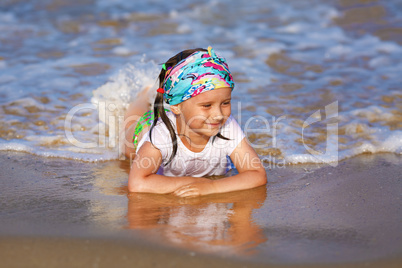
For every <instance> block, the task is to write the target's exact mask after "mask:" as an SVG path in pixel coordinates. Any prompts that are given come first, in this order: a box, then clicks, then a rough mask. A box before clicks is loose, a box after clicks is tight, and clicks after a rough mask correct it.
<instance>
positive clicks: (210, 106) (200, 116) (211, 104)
mask: <svg viewBox="0 0 402 268" xmlns="http://www.w3.org/2000/svg"><path fill="white" fill-rule="evenodd" d="M231 96H232V89H231V88H230V87H224V88H218V89H214V90H211V91H207V92H204V93H201V94H199V95H197V96H195V97H192V98H190V99H188V100H186V101H184V102H182V103H180V104H178V105H173V106H176V107H172V111H173V112H174V113H175V114H176V115H180V116H181V119H182V120H181V122H180V123H178V124H179V125H178V126H179V127H180V128H181V132H182V130H183V127H185V128H186V130H185V132H187V133H186V134H187V135H189V136H190V138H191V136H193V137H194V135H197V136H204V137H206V138H209V137H212V136H215V135H216V134H218V132H219V129H220V128H221V127H222V126H223V124H225V122H226V120H227V119H228V118H229V116H230V113H231V102H230V101H231ZM183 123H185V125H186V126H182V125H181V124H183Z"/></svg>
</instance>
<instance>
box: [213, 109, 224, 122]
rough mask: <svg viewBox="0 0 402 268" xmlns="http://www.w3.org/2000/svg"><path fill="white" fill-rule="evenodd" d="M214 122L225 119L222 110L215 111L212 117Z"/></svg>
mask: <svg viewBox="0 0 402 268" xmlns="http://www.w3.org/2000/svg"><path fill="white" fill-rule="evenodd" d="M212 118H213V120H216V121H220V120H222V119H223V114H222V111H221V109H220V108H217V109H215V111H214V114H213V116H212Z"/></svg>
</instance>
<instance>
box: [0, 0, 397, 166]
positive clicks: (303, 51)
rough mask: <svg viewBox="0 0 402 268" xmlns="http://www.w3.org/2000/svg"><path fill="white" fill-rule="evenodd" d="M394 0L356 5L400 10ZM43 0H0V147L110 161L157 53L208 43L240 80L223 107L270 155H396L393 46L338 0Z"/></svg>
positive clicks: (312, 159) (318, 159)
mask: <svg viewBox="0 0 402 268" xmlns="http://www.w3.org/2000/svg"><path fill="white" fill-rule="evenodd" d="M395 2H396V0H394V1H387V3H366V4H364V5H368V6H369V5H384V8H385V10H386V11H387V12H388V15H389V16H391V15H392V16H397V17H398V16H399V17H398V18H399V19H400V14H402V13H401V12H399V13H398V12H395V9H398V7H399V6H398V5H396V4H395ZM51 3H53V2H52V1H48V3H47V4H49V5H47V4H46V5H45V4H44V3H43V2H41V1H29V3H28V2H27V3H12V2H10V3H4V4H0V7H1V5H3V8H2V9H0V33H1V34H0V70H1V72H0V119H1V121H0V150H17V151H26V152H30V153H33V154H38V155H41V156H46V157H66V158H73V159H77V160H83V161H100V160H111V159H119V156H120V153H121V150H120V149H119V146H118V144H119V133H120V131H121V128H122V123H121V122H122V119H123V121H124V118H123V116H124V112H125V110H126V109H127V107H128V105H129V103H130V102H131V101H133V99H134V98H135V96H136V95H137V93H138V92H139V91H141V90H142V89H143V88H146V87H148V86H150V87H151V88H156V87H157V84H156V83H157V76H158V73H159V70H160V63H162V62H164V61H166V60H167V59H168V58H170V57H171V56H172V55H174V54H175V53H177V52H178V51H181V50H183V49H186V48H190V47H207V46H208V45H212V46H213V47H214V48H215V49H216V51H217V52H218V53H219V54H220V55H222V56H224V57H226V59H227V61H228V63H229V66H230V68H231V70H232V73H233V74H234V78H235V80H236V81H237V84H236V88H235V90H234V92H233V106H232V107H233V114H234V116H235V117H236V118H237V119H238V121H239V122H240V124H241V126H242V127H243V129H244V130H245V131H246V134H247V136H248V139H249V141H250V142H251V143H252V144H253V146H255V148H256V151H257V153H259V155H260V156H261V157H262V158H264V159H267V161H273V162H275V161H285V162H286V163H292V164H297V163H322V162H326V163H334V162H336V161H337V160H341V159H345V158H347V157H352V156H355V155H358V154H361V153H378V152H392V153H396V154H401V153H402V149H401V148H402V144H401V143H402V132H401V123H402V115H401V110H402V109H401V108H402V107H401V103H402V101H401V98H402V94H401V93H400V84H401V82H402V81H401V77H400V70H401V69H402V47H401V45H400V44H398V43H397V42H394V41H393V40H392V39H389V38H388V39H384V38H380V37H379V36H377V35H376V32H375V31H374V30H373V31H366V32H365V33H363V34H361V33H355V32H353V31H352V32H351V31H346V30H345V28H341V26H339V25H342V21H341V20H342V17H343V16H344V14H343V10H344V7H339V6H338V4H337V2H334V1H327V2H325V3H323V2H322V1H315V0H304V1H270V2H269V3H268V2H267V1H263V0H251V1H241V0H234V1H214V0H210V1H178V0H172V1H169V2H166V1H158V0H157V1H151V2H148V1H142V2H141V3H136V4H135V5H133V4H132V3H129V2H127V1H125V0H113V1H105V0H97V1H94V4H85V3H79V1H71V2H69V4H68V5H66V6H64V7H61V6H59V5H57V4H55V5H53V6H51V5H50V4H51ZM362 5H363V4H362ZM26 14H29V15H26ZM339 21H341V22H339ZM390 23H391V22H390ZM363 26H364V25H363ZM393 27H394V25H391V24H390V25H389V28H393ZM346 28H347V27H346ZM362 28H364V29H369V27H368V26H367V27H362ZM150 98H152V97H150ZM335 102H337V106H336V113H335V112H334V111H332V112H331V113H330V114H329V113H327V112H328V111H327V110H328V109H329V108H327V107H329V106H331V105H332V106H331V107H332V108H334V107H335V106H334V103H335ZM317 111H318V112H317ZM334 114H336V116H332V115H334ZM331 116H332V117H331ZM264 120H265V121H264ZM309 120H310V121H309ZM263 122H268V126H269V128H267V127H266V126H267V124H266V123H265V124H263ZM306 122H308V123H309V125H308V124H306ZM250 126H253V127H250ZM247 127H248V129H247ZM335 131H336V133H337V134H335ZM268 156H269V157H270V158H268Z"/></svg>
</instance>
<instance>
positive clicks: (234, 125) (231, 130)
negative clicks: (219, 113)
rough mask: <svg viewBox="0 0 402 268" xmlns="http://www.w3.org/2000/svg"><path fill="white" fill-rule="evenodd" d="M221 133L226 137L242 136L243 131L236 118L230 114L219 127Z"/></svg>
mask: <svg viewBox="0 0 402 268" xmlns="http://www.w3.org/2000/svg"><path fill="white" fill-rule="evenodd" d="M221 134H222V135H223V136H224V137H226V138H228V139H235V138H239V137H240V138H243V137H244V133H243V130H242V129H241V127H240V125H239V123H238V122H237V121H236V119H235V118H234V117H233V116H232V115H230V116H229V118H228V119H227V120H226V122H225V124H224V125H223V126H222V128H221Z"/></svg>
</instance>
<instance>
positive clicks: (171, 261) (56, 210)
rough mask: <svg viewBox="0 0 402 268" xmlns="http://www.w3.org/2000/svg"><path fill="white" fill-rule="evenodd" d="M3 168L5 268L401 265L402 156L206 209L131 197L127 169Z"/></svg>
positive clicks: (214, 198)
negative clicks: (128, 191)
mask: <svg viewBox="0 0 402 268" xmlns="http://www.w3.org/2000/svg"><path fill="white" fill-rule="evenodd" d="M0 159H1V161H0V163H1V170H2V173H1V179H0V184H1V188H2V192H1V199H0V200H1V204H2V205H1V211H0V213H1V219H0V222H1V224H0V226H1V227H0V237H1V239H0V258H1V259H2V267H54V266H59V267H84V266H85V267H87V266H89V265H92V266H94V267H110V266H112V265H118V266H120V267H126V266H127V267H128V266H132V265H133V264H135V265H136V267H188V266H192V267H205V266H209V267H276V266H278V267H283V266H287V265H290V266H295V265H296V266H309V267H311V266H322V265H325V266H329V267H332V266H341V267H363V266H364V267H378V266H379V265H381V267H397V266H398V267H399V265H400V264H401V262H402V246H401V237H402V230H401V226H400V220H401V216H402V215H401V200H400V197H401V196H400V193H401V174H402V172H401V170H402V168H401V161H402V158H401V157H400V156H398V155H394V154H377V155H371V154H367V155H361V156H358V157H354V158H351V159H347V160H345V161H342V162H340V163H339V165H338V166H337V167H331V166H321V167H320V166H317V165H294V166H286V167H285V168H273V169H271V170H270V171H269V173H268V180H269V183H268V185H267V187H259V188H256V189H252V190H247V191H239V192H234V193H227V194H224V195H211V196H205V197H202V198H195V199H179V198H176V197H173V196H170V195H152V194H130V195H127V190H126V184H127V172H128V163H127V162H124V161H108V162H99V163H86V162H80V161H73V160H66V159H60V158H41V157H38V156H34V155H30V154H25V153H17V152H2V153H1V154H0ZM182 215H185V217H183V216H182Z"/></svg>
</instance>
